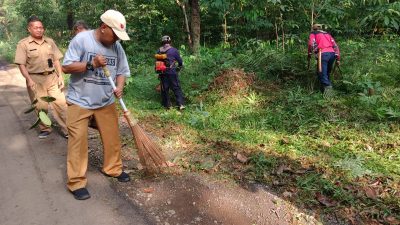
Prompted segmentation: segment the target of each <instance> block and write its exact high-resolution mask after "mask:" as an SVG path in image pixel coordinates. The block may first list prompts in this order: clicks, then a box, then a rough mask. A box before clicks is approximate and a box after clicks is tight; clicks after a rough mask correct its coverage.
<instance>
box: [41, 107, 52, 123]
mask: <svg viewBox="0 0 400 225" xmlns="http://www.w3.org/2000/svg"><path fill="white" fill-rule="evenodd" d="M39 119H40V121H42V123H43V124H44V125H46V126H51V120H50V118H49V117H48V116H47V113H46V112H44V111H40V112H39Z"/></svg>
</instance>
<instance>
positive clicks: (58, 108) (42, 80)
mask: <svg viewBox="0 0 400 225" xmlns="http://www.w3.org/2000/svg"><path fill="white" fill-rule="evenodd" d="M30 77H31V78H32V80H33V81H34V82H35V83H36V85H35V88H34V90H31V89H30V88H28V94H29V98H30V99H31V102H33V101H34V100H35V99H36V98H37V99H38V100H39V101H38V103H36V108H37V110H40V109H43V110H46V111H48V106H49V104H50V105H51V107H52V109H53V110H52V114H53V117H54V119H55V120H56V122H57V123H58V125H60V127H61V132H63V133H64V134H68V130H67V125H66V113H67V103H66V101H65V95H64V93H63V92H62V91H61V90H60V89H59V88H58V76H57V74H56V73H52V74H49V75H34V74H30ZM43 96H52V97H54V98H55V99H56V100H55V101H54V102H50V103H47V102H45V101H43V100H41V99H40V97H43ZM39 128H40V131H49V132H51V127H48V126H46V125H44V124H43V123H40V124H39Z"/></svg>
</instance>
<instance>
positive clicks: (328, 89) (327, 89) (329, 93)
mask: <svg viewBox="0 0 400 225" xmlns="http://www.w3.org/2000/svg"><path fill="white" fill-rule="evenodd" d="M322 95H323V97H324V98H325V99H330V98H332V97H334V96H335V91H334V90H333V88H332V86H326V87H324V93H323V94H322Z"/></svg>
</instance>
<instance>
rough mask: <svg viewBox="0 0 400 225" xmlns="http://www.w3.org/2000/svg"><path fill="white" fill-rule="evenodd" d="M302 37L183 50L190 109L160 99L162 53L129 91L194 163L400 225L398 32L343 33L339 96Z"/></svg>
mask: <svg viewBox="0 0 400 225" xmlns="http://www.w3.org/2000/svg"><path fill="white" fill-rule="evenodd" d="M299 46H301V47H299V48H297V47H298V46H292V49H295V50H292V51H290V52H286V53H282V52H280V51H276V50H274V49H273V48H272V47H271V46H269V45H267V44H265V43H260V42H248V43H247V44H246V46H244V47H243V48H245V49H246V50H245V51H243V50H241V51H240V49H239V50H237V51H236V50H229V51H227V50H224V49H213V50H210V49H203V50H202V54H201V57H188V56H185V55H184V60H185V64H186V68H185V69H184V71H182V73H181V75H180V78H181V81H182V86H183V90H184V92H185V95H186V97H187V108H186V109H185V111H184V112H179V111H177V110H174V109H173V110H169V111H166V110H164V109H163V108H162V107H161V105H160V103H159V99H160V97H159V93H157V92H156V91H155V90H154V86H155V85H156V84H157V83H158V80H157V76H156V75H155V74H154V72H153V65H152V63H151V62H152V60H151V59H150V60H147V62H148V63H142V64H139V63H134V64H133V65H136V66H135V70H134V74H135V76H133V77H132V78H131V79H130V81H129V85H128V87H127V90H128V93H127V94H126V100H127V103H128V105H129V106H130V107H132V109H133V111H134V112H135V114H137V116H139V117H140V119H141V120H142V121H145V122H146V124H147V125H146V126H151V127H152V130H153V131H154V132H155V133H157V134H158V135H160V137H163V138H162V144H163V146H164V147H165V148H168V149H174V150H175V151H173V153H172V154H171V156H170V157H172V158H173V160H174V161H175V162H176V163H177V164H179V165H181V166H182V167H184V168H186V169H188V170H195V171H206V172H208V173H213V174H217V175H220V176H223V177H228V178H233V179H235V180H237V181H244V180H245V181H257V182H262V183H265V184H267V185H268V186H270V187H272V189H274V190H275V191H276V192H277V193H280V194H281V195H282V196H284V197H285V198H287V199H289V200H291V201H292V202H294V203H296V204H297V205H299V206H301V207H307V208H313V209H316V210H317V211H319V210H326V211H328V212H329V211H331V212H334V211H336V212H337V215H338V216H339V217H342V218H343V217H344V218H347V219H348V220H350V221H353V222H355V223H357V222H360V221H361V220H362V221H364V222H371V221H372V222H374V220H375V221H379V222H383V223H387V224H395V222H396V220H399V219H400V218H399V215H400V192H399V190H400V184H399V181H400V179H399V178H400V140H399V139H398V137H399V136H400V126H399V123H398V119H399V117H400V108H399V104H400V103H399V101H398V99H399V97H400V89H399V88H398V87H399V81H400V64H399V62H400V56H399V54H398V49H399V46H400V44H399V39H398V38H394V39H382V40H378V39H370V40H357V41H352V40H349V41H341V42H340V46H341V51H342V66H341V73H338V74H339V75H341V78H340V79H339V78H335V84H334V86H335V89H336V96H335V97H334V98H332V99H324V98H323V97H322V96H321V94H320V93H319V92H318V88H316V86H315V85H314V79H313V71H312V70H307V68H306V60H305V59H306V49H305V47H304V43H302V45H299ZM182 52H184V51H182ZM146 57H151V56H146ZM136 61H137V62H139V61H140V60H139V59H136ZM230 68H244V69H245V71H246V72H247V73H244V72H243V71H242V70H237V69H230ZM227 69H228V70H227ZM221 71H225V72H223V73H221ZM337 72H339V71H337ZM393 221H394V222H393Z"/></svg>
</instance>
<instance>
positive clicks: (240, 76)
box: [209, 69, 256, 96]
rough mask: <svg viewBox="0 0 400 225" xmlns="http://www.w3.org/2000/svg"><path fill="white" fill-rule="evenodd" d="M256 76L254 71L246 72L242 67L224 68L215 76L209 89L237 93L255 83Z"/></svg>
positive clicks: (230, 93)
mask: <svg viewBox="0 0 400 225" xmlns="http://www.w3.org/2000/svg"><path fill="white" fill-rule="evenodd" d="M255 77H256V76H255V74H254V73H246V72H244V71H243V70H242V69H228V70H224V71H223V72H222V73H221V74H220V75H219V76H217V77H215V79H214V81H213V82H212V83H211V84H210V86H209V89H210V90H217V91H219V92H221V93H223V94H224V95H228V96H232V95H236V94H238V93H240V92H241V91H243V90H245V89H247V88H249V87H250V86H251V85H253V84H254V81H255Z"/></svg>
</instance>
